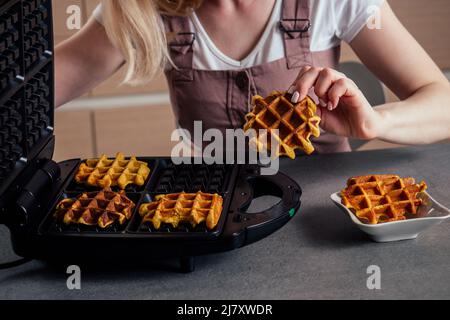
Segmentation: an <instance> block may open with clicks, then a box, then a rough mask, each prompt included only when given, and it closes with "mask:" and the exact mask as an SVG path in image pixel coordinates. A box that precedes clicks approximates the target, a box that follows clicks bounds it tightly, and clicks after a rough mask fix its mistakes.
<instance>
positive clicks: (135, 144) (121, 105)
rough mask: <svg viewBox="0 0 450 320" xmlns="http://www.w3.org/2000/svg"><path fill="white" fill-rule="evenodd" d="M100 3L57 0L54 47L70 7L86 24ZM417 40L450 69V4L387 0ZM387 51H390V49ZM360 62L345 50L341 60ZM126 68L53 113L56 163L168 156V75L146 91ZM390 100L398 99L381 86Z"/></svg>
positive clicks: (65, 33) (64, 32) (374, 145)
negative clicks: (120, 155)
mask: <svg viewBox="0 0 450 320" xmlns="http://www.w3.org/2000/svg"><path fill="white" fill-rule="evenodd" d="M98 2H99V0H53V10H54V14H53V19H54V33H55V43H56V44H58V43H60V42H61V41H63V40H65V39H67V38H68V37H70V36H71V35H73V34H74V33H75V32H76V31H70V30H68V29H67V27H66V19H67V17H68V15H67V13H66V9H67V7H68V6H70V5H78V6H79V7H80V8H82V16H83V23H84V22H86V21H87V19H88V18H89V17H90V15H91V13H92V11H93V10H94V9H95V7H96V6H97V4H98ZM389 3H390V4H391V6H392V8H393V9H394V11H395V12H396V14H397V15H398V17H399V18H400V20H401V21H402V22H403V23H404V25H405V26H406V28H407V29H408V30H409V31H410V32H411V33H412V34H413V36H414V37H415V38H416V39H417V40H418V41H419V42H420V43H421V44H422V45H423V46H424V47H425V49H426V50H427V51H428V53H429V54H430V55H431V57H432V58H433V59H434V61H436V63H437V64H438V65H439V67H440V68H442V69H443V70H447V69H450V41H449V39H450V19H449V17H450V2H449V0H428V1H423V0H389ZM386 50H389V48H386ZM350 61H358V58H357V57H356V55H355V54H354V53H353V52H352V50H351V49H350V48H349V47H348V46H347V45H344V46H343V52H342V62H350ZM122 76H123V73H122V70H120V71H119V72H117V74H115V75H114V76H113V77H112V78H111V79H109V80H108V81H106V82H105V83H103V84H101V85H100V86H98V87H97V88H95V89H94V90H92V91H91V92H89V93H87V94H86V95H85V96H83V97H81V98H79V99H77V100H75V101H73V102H71V103H69V104H67V105H66V106H64V107H62V108H59V109H58V110H57V112H56V114H55V117H56V119H55V130H56V150H55V157H54V159H55V160H64V159H69V158H79V157H81V158H89V157H96V156H99V155H100V154H103V153H105V154H107V155H114V154H115V153H116V152H117V151H123V152H125V153H126V154H136V155H146V156H164V155H170V151H171V148H172V143H171V142H170V135H171V133H172V131H173V130H174V129H175V125H174V123H175V122H174V118H173V115H172V110H171V107H170V101H169V96H168V93H167V84H166V81H165V79H164V77H160V78H158V79H155V80H154V81H153V82H152V83H151V84H149V85H146V86H142V87H131V86H126V85H122V86H120V80H121V79H122ZM383 90H384V95H385V97H386V99H387V100H388V101H394V100H395V99H396V97H395V96H394V95H393V94H392V93H391V92H389V90H387V89H386V88H383ZM389 147H397V146H396V145H392V144H388V143H384V142H381V141H370V142H368V143H364V144H361V143H359V144H357V149H358V150H369V149H378V148H389Z"/></svg>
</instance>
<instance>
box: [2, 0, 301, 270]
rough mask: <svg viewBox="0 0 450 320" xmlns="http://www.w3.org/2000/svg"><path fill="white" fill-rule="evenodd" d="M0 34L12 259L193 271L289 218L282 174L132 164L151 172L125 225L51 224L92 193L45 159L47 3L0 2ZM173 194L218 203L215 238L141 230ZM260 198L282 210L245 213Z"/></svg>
mask: <svg viewBox="0 0 450 320" xmlns="http://www.w3.org/2000/svg"><path fill="white" fill-rule="evenodd" d="M0 30H1V35H0V58H1V60H0V61H1V62H2V64H1V65H0V76H1V79H2V82H1V83H0V84H1V95H0V223H2V224H5V225H7V226H8V228H9V229H10V231H11V238H12V243H13V248H14V251H15V252H16V253H17V254H18V255H19V256H22V257H25V258H29V259H40V260H46V261H52V262H63V263H66V262H67V263H78V262H81V263H90V262H105V261H118V260H122V261H126V260H128V259H129V260H133V261H136V260H139V261H140V262H141V261H142V262H144V261H145V260H153V259H160V258H163V259H164V258H180V261H181V267H182V268H183V269H184V271H192V270H193V268H194V261H193V257H194V256H197V255H202V254H207V253H213V252H220V251H226V250H232V249H235V248H239V247H242V246H244V245H247V244H250V243H253V242H255V241H258V240H260V239H262V238H264V237H266V236H268V235H269V234H271V233H272V232H274V231H276V230H277V229H279V228H280V227H282V226H283V225H284V224H285V223H287V222H288V221H289V220H290V219H291V218H292V217H293V216H294V215H295V213H296V211H297V210H298V208H299V206H300V196H301V189H300V187H299V186H298V185H297V184H296V183H295V182H294V181H293V180H292V179H290V178H289V177H287V176H285V175H284V174H282V173H278V174H277V175H274V176H262V175H260V167H258V166H256V165H218V164H216V165H206V164H204V163H199V164H192V165H175V164H174V163H173V162H172V160H171V159H168V158H145V157H138V160H140V161H144V162H146V163H147V164H148V166H149V168H150V170H151V172H150V174H149V176H148V178H147V180H146V181H145V184H144V185H143V186H141V187H136V186H131V185H130V186H128V187H127V189H126V190H125V191H126V195H127V197H129V198H130V199H131V200H132V201H133V202H134V203H135V204H136V206H135V208H134V211H133V216H132V218H131V220H130V221H129V222H128V223H126V224H125V225H123V226H121V225H117V224H113V225H112V226H110V227H108V228H106V229H101V228H98V227H87V226H82V227H81V226H66V225H63V224H62V223H58V222H57V221H56V220H55V219H54V217H53V214H54V212H55V208H56V206H57V204H58V203H59V202H60V201H61V200H63V199H66V198H73V197H77V196H79V195H80V194H82V193H83V192H87V191H99V190H100V188H93V187H87V186H84V185H79V184H77V183H76V182H75V181H74V176H75V174H76V172H77V170H78V167H79V166H80V164H81V163H82V160H80V159H75V160H68V161H64V162H61V163H56V162H54V161H53V160H51V159H52V155H53V150H54V141H55V137H54V134H53V119H54V117H53V115H54V101H53V77H54V76H53V58H52V50H53V45H52V44H53V39H52V23H51V1H50V0H12V1H3V2H2V1H0ZM5 39H6V40H5ZM5 57H6V58H5ZM3 62H4V63H3ZM4 78H5V79H7V80H5V81H3V79H4ZM190 160H192V161H195V160H194V159H190ZM113 191H118V190H117V189H114V188H113ZM181 191H185V192H193V193H195V192H197V191H203V192H206V193H218V194H219V195H221V196H222V197H223V210H222V214H221V216H220V220H219V223H218V225H217V226H216V227H215V229H213V230H207V229H206V227H202V226H197V227H195V228H192V227H190V226H181V227H177V228H173V227H172V226H168V225H167V226H163V227H162V228H160V229H158V230H155V229H154V228H152V227H149V226H148V225H144V224H142V223H141V222H140V219H141V217H140V215H139V214H138V212H137V211H138V208H139V206H140V205H141V204H144V203H147V202H151V201H152V200H153V199H154V197H155V196H156V195H160V194H170V193H176V192H181ZM264 195H275V196H278V197H280V198H281V201H280V202H279V203H278V204H276V205H274V206H273V207H271V208H270V209H268V210H267V211H264V212H260V213H246V210H247V208H248V207H249V205H250V204H251V202H252V200H253V199H255V198H258V197H260V196H264Z"/></svg>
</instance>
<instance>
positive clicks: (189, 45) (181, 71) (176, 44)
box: [162, 16, 195, 81]
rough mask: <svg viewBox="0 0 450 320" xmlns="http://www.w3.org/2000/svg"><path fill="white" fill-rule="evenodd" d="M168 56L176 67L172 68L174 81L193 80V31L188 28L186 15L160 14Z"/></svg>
mask: <svg viewBox="0 0 450 320" xmlns="http://www.w3.org/2000/svg"><path fill="white" fill-rule="evenodd" d="M162 19H163V22H164V25H165V28H166V32H167V42H168V50H169V54H170V58H171V59H172V62H173V63H174V64H175V66H176V68H177V69H174V70H173V72H174V73H173V74H174V76H173V79H174V80H175V81H193V80H194V72H193V59H194V50H193V46H194V42H195V33H193V32H192V31H191V30H190V28H189V18H188V17H173V16H162Z"/></svg>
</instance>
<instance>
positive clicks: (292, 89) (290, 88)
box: [288, 86, 295, 94]
mask: <svg viewBox="0 0 450 320" xmlns="http://www.w3.org/2000/svg"><path fill="white" fill-rule="evenodd" d="M294 91H295V86H290V87H289V90H288V93H289V94H293V93H294Z"/></svg>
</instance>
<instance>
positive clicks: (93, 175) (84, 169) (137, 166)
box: [75, 152, 150, 190]
mask: <svg viewBox="0 0 450 320" xmlns="http://www.w3.org/2000/svg"><path fill="white" fill-rule="evenodd" d="M149 174H150V169H149V168H148V165H147V163H146V162H142V161H138V160H137V159H136V158H135V157H131V159H130V160H126V159H125V157H124V155H123V154H122V153H120V152H119V153H118V154H117V155H116V158H115V159H108V158H107V157H106V156H105V155H103V156H102V157H101V158H100V159H89V160H86V162H85V163H82V164H81V165H80V168H79V169H78V172H77V174H76V175H75V181H76V182H77V183H85V184H87V185H89V186H94V187H100V188H108V187H114V186H119V188H120V189H122V190H123V189H125V188H126V187H127V185H129V184H135V185H138V186H142V185H143V184H144V183H145V180H146V179H147V177H148V175H149Z"/></svg>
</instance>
